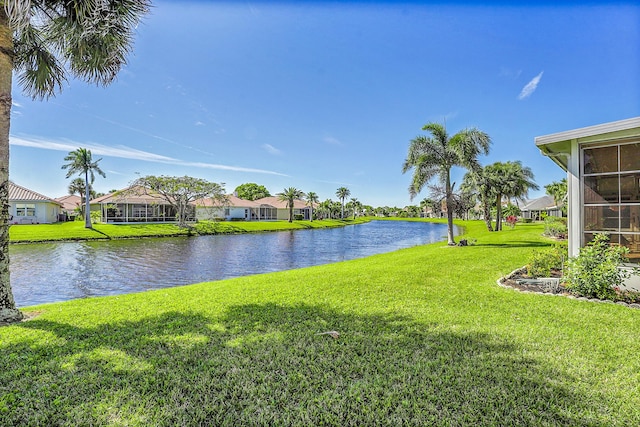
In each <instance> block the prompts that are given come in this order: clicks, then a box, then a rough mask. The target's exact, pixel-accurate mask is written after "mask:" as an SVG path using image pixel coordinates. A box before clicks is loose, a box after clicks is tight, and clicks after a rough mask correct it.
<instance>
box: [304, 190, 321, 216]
mask: <svg viewBox="0 0 640 427" xmlns="http://www.w3.org/2000/svg"><path fill="white" fill-rule="evenodd" d="M318 201H319V199H318V195H317V194H316V193H314V192H313V191H309V192H308V193H307V206H309V207H310V208H311V221H313V206H314V205H316V204H317V203H318Z"/></svg>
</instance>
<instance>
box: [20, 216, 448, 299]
mask: <svg viewBox="0 0 640 427" xmlns="http://www.w3.org/2000/svg"><path fill="white" fill-rule="evenodd" d="M445 235H446V225H444V224H430V223H423V222H404V221H402V222H399V221H372V222H370V223H367V224H361V225H357V226H348V227H341V228H334V229H324V230H323V229H321V230H313V229H312V230H299V231H283V232H277V233H260V234H241V235H233V236H201V237H191V238H185V237H182V238H158V239H132V240H112V241H106V242H65V243H42V244H33V245H12V246H11V247H10V256H11V264H10V265H11V282H12V287H13V293H14V297H15V300H16V304H17V305H18V306H20V307H24V306H28V305H34V304H40V303H45V302H54V301H66V300H70V299H75V298H84V297H90V296H98V295H114V294H123V293H129V292H139V291H144V290H148V289H158V288H164V287H173V286H179V285H186V284H190V283H198V282H205V281H211V280H219V279H225V278H230V277H238V276H247V275H251V274H258V273H267V272H272V271H281V270H288V269H293V268H301V267H307V266H312V265H320V264H327V263H331V262H337V261H344V260H348V259H355V258H362V257H365V256H369V255H374V254H379V253H384V252H391V251H393V250H397V249H401V248H406V247H411V246H416V245H422V244H426V243H432V242H436V241H440V240H442V239H443V238H444V236H445Z"/></svg>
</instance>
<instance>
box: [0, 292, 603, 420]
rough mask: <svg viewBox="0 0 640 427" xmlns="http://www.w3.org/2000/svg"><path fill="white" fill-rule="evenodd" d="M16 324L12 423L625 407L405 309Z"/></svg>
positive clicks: (426, 415) (509, 414) (526, 414)
mask: <svg viewBox="0 0 640 427" xmlns="http://www.w3.org/2000/svg"><path fill="white" fill-rule="evenodd" d="M16 329H17V330H18V331H19V334H16V336H18V335H19V336H20V338H16V337H14V338H12V339H11V340H10V342H4V343H2V344H1V346H0V348H1V351H0V366H2V367H3V369H2V370H0V371H1V372H0V384H1V386H0V425H26V424H29V425H107V424H109V425H114V424H115V425H124V424H127V425H167V426H173V425H341V426H344V425H520V426H527V425H529V426H538V425H573V426H586V425H589V426H598V425H606V424H608V423H607V422H599V421H598V420H595V419H593V418H592V417H593V414H594V413H601V414H611V413H614V414H615V411H614V410H612V409H611V408H607V407H603V406H604V405H606V399H605V398H604V397H602V396H597V393H594V392H593V391H591V393H590V394H589V396H587V395H582V394H580V393H579V392H577V391H576V390H575V389H574V387H573V384H574V382H575V381H576V379H574V378H570V377H567V376H566V375H565V374H563V373H562V372H559V371H557V370H553V369H551V368H550V367H549V366H547V365H546V364H545V363H541V361H539V360H534V359H531V358H527V357H524V356H523V353H526V352H525V351H523V350H524V349H523V348H521V347H520V346H519V345H518V344H515V343H512V342H508V341H507V340H503V339H500V338H497V337H495V336H487V335H484V334H476V333H455V332H452V331H447V330H444V329H443V328H442V327H439V326H438V325H424V324H421V323H416V322H414V321H412V320H411V319H409V318H405V317H387V316H354V315H351V314H345V313H343V312H339V311H335V310H332V309H327V308H324V307H321V306H314V305H299V306H295V307H289V306H280V305H275V304H264V305H241V306H234V307H231V308H230V309H229V310H228V311H227V312H226V313H224V314H223V315H222V316H220V317H217V318H215V317H206V316H203V315H201V314H196V313H192V314H190V313H177V312H176V313H165V314H162V315H158V316H155V317H149V318H145V319H143V320H139V321H132V322H122V323H117V324H115V323H114V324H102V325H98V326H96V327H89V328H80V327H75V326H72V325H69V324H64V323H58V322H53V321H48V320H46V319H41V318H40V319H35V320H32V321H29V322H24V323H21V324H20V325H18V326H17V327H16ZM328 330H337V331H339V332H340V337H339V338H338V339H333V338H331V337H330V336H328V335H318V333H319V332H323V331H328Z"/></svg>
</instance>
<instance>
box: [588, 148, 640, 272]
mask: <svg viewBox="0 0 640 427" xmlns="http://www.w3.org/2000/svg"><path fill="white" fill-rule="evenodd" d="M581 166H582V201H583V208H582V226H583V230H582V233H583V244H586V243H587V242H590V241H591V240H593V236H594V233H608V234H609V235H610V236H611V243H612V244H617V245H622V246H626V247H628V248H629V251H630V253H629V259H630V261H632V262H636V263H637V262H640V143H638V142H632V143H626V144H619V145H611V146H605V147H584V148H583V149H582V165H581Z"/></svg>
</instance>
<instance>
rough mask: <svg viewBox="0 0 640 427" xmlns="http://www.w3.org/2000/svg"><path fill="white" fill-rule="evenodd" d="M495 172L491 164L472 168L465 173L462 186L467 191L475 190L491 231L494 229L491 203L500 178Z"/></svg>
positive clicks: (485, 220)
mask: <svg viewBox="0 0 640 427" xmlns="http://www.w3.org/2000/svg"><path fill="white" fill-rule="evenodd" d="M493 172H494V170H493V168H491V167H490V166H485V167H483V168H478V169H474V170H471V171H469V172H467V173H466V174H465V175H464V178H463V179H462V186H461V187H462V189H463V191H466V192H471V191H474V190H475V193H476V197H477V198H478V199H479V200H480V205H481V206H482V212H483V217H484V222H485V224H486V225H487V230H489V231H493V225H492V223H491V222H492V219H491V205H492V203H493V197H494V193H495V191H496V189H495V187H496V181H497V178H498V177H496V176H495V175H494V173H493Z"/></svg>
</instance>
